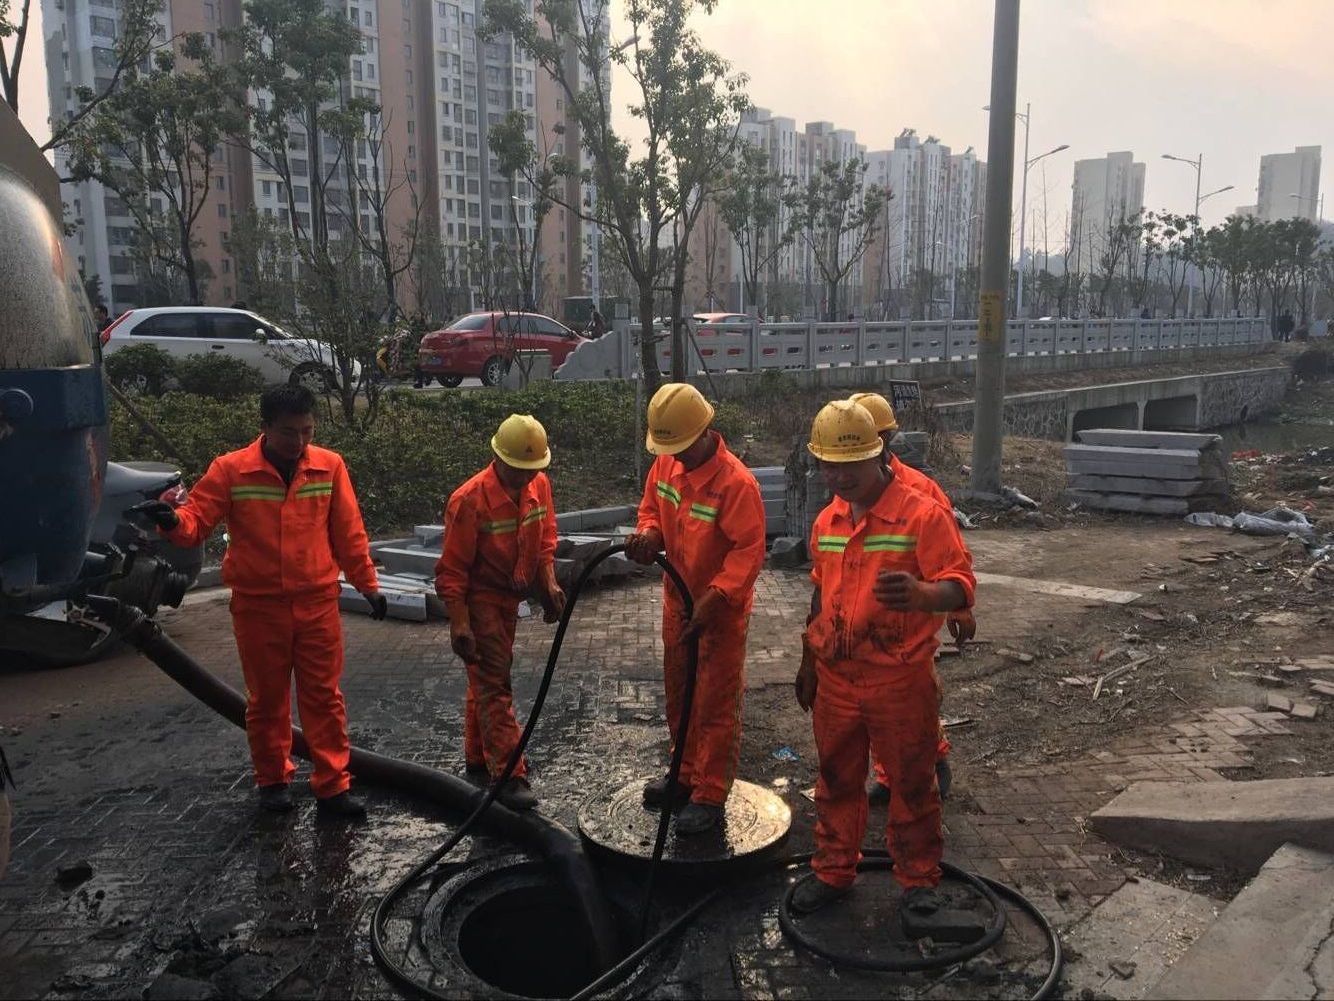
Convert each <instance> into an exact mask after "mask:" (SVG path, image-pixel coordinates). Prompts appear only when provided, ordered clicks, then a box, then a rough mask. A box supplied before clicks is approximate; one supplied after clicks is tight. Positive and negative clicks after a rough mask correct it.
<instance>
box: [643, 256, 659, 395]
mask: <svg viewBox="0 0 1334 1001" xmlns="http://www.w3.org/2000/svg"><path fill="white" fill-rule="evenodd" d="M639 364H640V366H641V367H642V368H643V371H644V388H645V389H646V390H647V391H648V393H649V395H650V396H651V395H652V394H653V393H656V392H657V391H658V387H659V386H661V385H662V374H661V373H660V372H659V371H658V351H657V338H656V337H655V336H654V332H653V279H651V278H650V279H649V280H648V283H647V284H646V285H643V284H641V285H640V286H639Z"/></svg>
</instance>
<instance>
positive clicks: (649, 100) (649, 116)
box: [485, 0, 720, 390]
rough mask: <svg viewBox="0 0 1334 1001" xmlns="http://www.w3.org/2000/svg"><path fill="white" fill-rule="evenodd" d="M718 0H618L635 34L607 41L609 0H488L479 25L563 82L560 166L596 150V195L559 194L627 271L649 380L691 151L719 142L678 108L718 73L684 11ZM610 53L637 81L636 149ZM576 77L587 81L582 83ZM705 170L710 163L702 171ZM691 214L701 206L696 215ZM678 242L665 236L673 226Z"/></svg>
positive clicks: (678, 355) (682, 242) (705, 150)
mask: <svg viewBox="0 0 1334 1001" xmlns="http://www.w3.org/2000/svg"><path fill="white" fill-rule="evenodd" d="M715 6H716V0H625V3H624V4H623V5H622V6H621V8H620V14H621V19H623V20H624V21H627V22H628V23H629V27H630V32H631V37H630V38H629V40H628V41H626V42H625V43H624V44H622V45H615V46H611V45H609V44H608V39H607V37H606V34H605V31H604V28H603V25H604V24H605V23H606V21H607V20H608V19H609V12H610V0H535V2H532V3H530V2H528V0H487V4H486V19H485V25H486V30H487V31H488V32H489V33H491V34H492V35H508V36H510V37H511V38H512V39H513V40H514V42H515V44H516V45H518V46H519V48H521V49H523V50H524V51H525V52H528V53H529V54H530V55H531V56H532V57H533V59H534V60H535V61H536V62H537V64H538V66H539V67H540V68H541V69H542V70H543V71H544V72H546V73H547V74H549V75H550V76H551V78H552V79H553V80H554V81H555V82H556V85H557V86H558V87H559V88H560V89H561V91H562V93H563V95H564V99H565V102H566V106H567V109H568V115H569V118H570V119H571V121H572V124H573V130H572V132H567V133H566V141H567V142H569V143H572V144H574V148H571V149H567V150H565V155H566V156H567V157H569V158H570V159H568V160H566V161H565V169H566V170H567V171H569V172H570V173H575V172H576V164H575V163H574V161H573V156H574V152H575V149H576V148H582V149H583V150H584V151H585V152H586V153H587V154H588V156H589V158H590V159H591V160H592V161H593V166H592V168H591V169H589V170H587V171H578V172H577V173H578V175H579V177H580V180H581V181H583V182H585V183H586V184H595V185H596V191H597V196H596V200H592V199H590V204H584V200H583V199H582V198H579V199H567V198H566V197H565V196H564V195H563V194H561V193H560V192H557V194H556V196H555V197H556V200H557V201H558V202H559V203H560V204H561V205H563V206H564V207H565V209H566V210H567V211H570V212H573V213H574V214H575V215H577V216H578V217H579V218H581V219H584V220H587V221H592V222H596V223H598V224H599V225H600V226H601V228H602V231H603V232H604V233H605V234H606V236H607V237H608V238H609V239H608V241H607V242H609V243H610V244H611V249H612V250H613V252H614V253H615V254H616V255H617V256H618V257H619V258H620V259H621V262H622V263H623V264H624V265H625V269H626V271H627V272H629V274H630V277H631V278H632V279H633V281H634V284H635V288H636V291H637V297H638V315H639V322H640V331H641V333H640V357H641V359H642V362H643V371H644V378H645V380H646V382H647V383H648V385H649V388H650V390H653V389H656V388H657V385H658V383H659V382H660V376H659V373H658V362H657V351H656V347H655V345H656V342H657V339H658V338H657V336H656V335H655V333H654V316H655V313H656V310H655V288H654V286H655V283H656V281H657V280H658V278H659V275H660V274H661V273H662V271H663V266H664V264H668V265H670V264H671V263H672V262H673V260H674V259H675V258H674V257H673V254H682V253H688V251H689V246H688V244H689V235H690V232H689V231H690V229H691V228H692V226H693V221H691V220H688V219H683V218H682V212H683V211H689V209H690V207H691V206H693V205H694V197H695V196H694V195H693V194H692V192H693V191H695V190H696V184H697V182H696V180H695V178H696V177H698V176H699V173H700V171H698V170H697V168H698V167H699V164H698V163H697V162H696V161H695V160H694V159H693V157H695V156H696V155H708V156H712V155H713V154H714V152H715V150H714V149H713V148H711V147H708V146H707V145H700V144H699V143H697V142H696V141H695V140H694V139H692V137H698V136H699V135H700V133H701V130H702V129H703V128H704V126H705V125H707V124H709V123H707V122H701V121H695V120H685V119H684V118H683V117H682V116H684V115H696V114H697V113H698V110H699V105H698V104H697V103H696V100H695V98H696V97H698V92H697V91H695V90H694V88H702V87H704V86H705V81H707V80H710V79H717V76H716V73H715V71H716V69H717V68H718V66H719V64H720V60H718V58H717V57H716V56H715V55H714V54H713V53H711V52H709V50H708V49H706V48H704V47H703V46H702V45H701V44H700V42H699V39H698V36H697V35H696V33H695V32H694V31H693V30H692V29H691V28H690V26H689V20H690V18H691V17H692V16H693V15H694V14H695V13H697V12H702V13H710V12H712V11H713V9H714V7H715ZM609 64H615V65H618V66H621V67H624V68H625V70H626V71H627V72H628V74H629V77H630V79H631V80H632V81H633V86H632V96H631V97H630V98H629V102H628V106H629V111H630V114H631V115H632V116H633V117H634V118H636V119H638V121H639V123H640V125H641V127H642V130H643V132H644V138H643V141H642V143H641V145H640V146H639V147H638V148H637V150H632V149H631V147H630V145H629V143H628V142H627V141H626V140H625V139H624V138H623V137H622V136H621V135H619V134H618V133H617V132H616V130H615V129H614V128H613V127H612V124H611V122H612V103H611V89H610V85H611V80H610V73H609ZM581 78H584V79H585V80H586V82H584V83H582V84H581V83H580V80H581ZM704 173H707V171H705V172H704ZM696 218H697V216H696ZM678 222H681V223H684V224H685V225H683V226H681V227H680V228H679V230H678V234H677V240H676V243H675V246H674V247H673V245H672V244H671V242H670V237H671V234H672V230H673V226H674V225H676V224H677V223H678ZM684 354H685V352H684V351H683V350H679V349H678V350H675V351H674V352H673V355H672V357H673V368H674V370H677V369H678V368H679V367H680V366H683V365H684V362H685V358H684Z"/></svg>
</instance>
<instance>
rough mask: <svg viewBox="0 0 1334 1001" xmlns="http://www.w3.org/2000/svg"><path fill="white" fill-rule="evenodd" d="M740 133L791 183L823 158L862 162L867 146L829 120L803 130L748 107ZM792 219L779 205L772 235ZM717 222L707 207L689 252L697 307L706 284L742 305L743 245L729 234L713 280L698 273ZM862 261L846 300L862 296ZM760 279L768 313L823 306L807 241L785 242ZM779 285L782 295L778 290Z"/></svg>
mask: <svg viewBox="0 0 1334 1001" xmlns="http://www.w3.org/2000/svg"><path fill="white" fill-rule="evenodd" d="M740 137H741V140H742V141H743V142H746V143H749V144H750V145H752V146H755V147H757V148H758V149H761V150H763V151H764V152H765V153H767V154H768V155H769V164H770V167H771V168H772V169H773V170H774V171H775V172H777V173H780V174H782V175H783V176H784V177H785V178H787V179H788V182H789V183H790V184H792V185H795V186H804V185H806V184H807V183H808V182H809V181H810V179H811V178H812V177H813V176H814V175H815V174H816V173H818V172H819V170H820V169H821V168H822V167H823V166H824V165H825V164H827V163H831V162H834V163H846V162H847V161H849V160H852V159H854V158H855V159H859V160H862V161H863V162H865V160H866V147H865V146H864V145H862V144H861V143H858V142H857V134H856V133H855V132H853V131H852V130H850V129H840V128H837V127H836V126H834V124H833V123H831V122H810V123H808V124H807V125H806V127H805V129H798V128H797V123H796V121H795V119H792V118H785V117H782V116H778V115H774V114H772V113H771V112H770V111H769V109H767V108H751V109H750V110H749V111H746V112H745V113H744V114H743V115H742V119H741V125H740ZM790 222H791V209H789V208H788V207H787V206H783V207H782V208H781V209H780V211H779V218H778V220H777V222H776V224H775V226H774V233H775V236H776V235H777V234H779V233H782V232H786V231H787V229H788V228H789V226H790ZM719 225H720V223H719V222H718V220H717V219H716V217H715V215H714V214H713V213H712V211H711V210H710V211H709V212H706V213H705V215H704V216H703V217H702V218H701V221H700V223H699V224H698V225H697V227H696V233H697V234H699V235H698V236H697V237H696V238H695V239H696V242H695V244H694V246H695V249H694V250H693V251H692V275H691V281H690V288H689V290H688V296H687V297H688V298H689V299H690V300H691V302H692V303H693V304H694V305H696V306H698V307H699V308H704V307H705V306H706V305H707V303H706V302H705V294H704V292H703V286H704V285H705V284H712V285H716V286H718V287H720V288H725V289H726V295H725V296H724V298H725V300H726V301H725V303H719V304H718V305H719V306H723V305H726V306H727V307H729V308H731V309H735V310H740V309H742V308H744V306H745V305H746V304H745V303H743V302H742V299H743V298H744V289H743V287H742V267H741V249H740V247H739V246H737V243H736V241H735V240H734V239H732V238H731V236H730V234H729V235H727V237H726V241H725V242H726V244H727V247H726V249H725V251H724V252H723V253H721V255H720V257H721V261H720V262H719V263H718V266H717V274H716V275H715V276H714V279H713V281H712V282H711V283H704V282H703V279H702V278H701V277H700V276H699V270H700V267H701V264H702V258H703V257H704V256H705V251H704V243H705V240H706V235H707V234H708V233H709V232H710V230H711V228H716V227H718V226H719ZM852 243H853V237H852V236H851V235H846V236H845V237H844V247H843V249H844V251H845V252H847V251H849V250H850V249H851V245H852ZM863 267H864V262H862V263H859V264H857V265H856V266H854V268H853V270H852V272H851V273H850V274H849V275H848V277H847V279H846V280H845V281H844V283H843V286H842V292H841V294H842V295H843V296H846V302H847V303H857V302H860V300H861V288H862V274H863ZM761 282H762V283H763V284H765V285H766V286H767V287H768V289H769V299H770V312H771V313H774V314H779V313H786V314H789V315H798V314H803V313H804V314H808V315H812V316H815V315H822V314H823V313H824V312H825V310H826V304H825V301H824V300H825V292H824V290H823V282H822V279H821V277H820V271H819V268H818V267H817V265H816V261H815V255H814V253H813V252H812V250H811V248H810V246H809V244H807V243H806V242H805V241H803V240H800V239H798V240H795V241H793V242H792V243H790V244H788V245H787V246H785V247H784V248H783V249H782V250H781V251H780V252H779V254H778V257H777V259H776V260H775V261H774V263H773V265H772V267H771V268H770V269H769V271H768V273H767V274H765V275H762V276H761ZM779 289H781V290H782V293H781V295H778V294H776V290H779Z"/></svg>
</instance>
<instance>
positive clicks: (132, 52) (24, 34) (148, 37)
mask: <svg viewBox="0 0 1334 1001" xmlns="http://www.w3.org/2000/svg"><path fill="white" fill-rule="evenodd" d="M162 8H163V0H120V2H119V3H117V4H116V17H117V25H116V40H115V45H114V46H113V47H112V49H111V53H112V54H111V56H110V57H109V60H108V61H107V62H106V63H105V64H102V65H99V66H98V67H97V68H98V70H99V71H100V72H99V73H98V77H97V79H98V81H99V83H98V86H97V87H80V88H78V90H77V91H76V92H75V97H76V98H78V107H77V108H76V109H75V110H74V111H73V112H71V113H70V114H69V115H65V114H64V113H63V109H58V108H52V109H51V137H50V138H49V139H47V141H46V142H45V143H43V144H42V145H41V149H42V151H43V152H45V151H46V150H50V149H56V148H58V147H61V146H64V145H65V143H66V141H67V140H68V139H69V137H70V135H71V133H72V132H73V131H74V130H75V129H76V128H78V127H79V126H80V125H81V124H82V122H83V120H84V119H85V118H86V117H87V116H88V115H90V114H92V113H93V112H94V111H95V110H97V108H98V106H99V105H101V104H102V102H103V101H105V100H106V99H107V98H108V97H110V96H111V95H112V94H113V93H115V91H116V90H117V88H118V87H119V86H120V83H121V79H122V78H123V77H124V76H125V75H126V74H127V73H129V72H130V70H132V69H133V68H135V67H137V66H140V65H142V64H143V62H144V60H146V59H148V57H149V56H150V55H151V54H152V52H153V49H154V48H155V47H157V46H158V45H159V44H165V43H166V38H165V37H164V36H163V35H162V34H161V28H160V26H159V25H158V21H157V18H158V15H159V14H160V13H161V12H162ZM31 16H32V0H19V7H18V11H17V12H15V11H14V8H13V3H12V2H11V0H0V89H2V90H3V91H4V99H5V103H6V104H8V105H9V107H10V109H11V110H12V111H13V112H14V114H16V115H17V114H18V111H19V81H20V74H19V70H20V68H21V67H22V65H23V56H24V52H25V49H26V48H27V43H28V32H29V30H30V28H31V27H32V20H31ZM96 55H97V54H96V53H94V56H95V57H96Z"/></svg>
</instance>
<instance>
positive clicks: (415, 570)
mask: <svg viewBox="0 0 1334 1001" xmlns="http://www.w3.org/2000/svg"><path fill="white" fill-rule="evenodd" d="M375 555H376V556H377V557H378V558H379V560H380V562H382V563H383V564H384V566H385V569H386V570H388V571H389V572H390V573H391V574H396V573H402V574H414V575H417V576H422V577H434V576H435V561H436V560H438V559H439V558H440V553H439V552H438V551H436V550H434V549H418V548H414V547H412V546H402V547H398V548H385V549H381V550H380V551H379V552H377V553H376V554H375Z"/></svg>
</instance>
